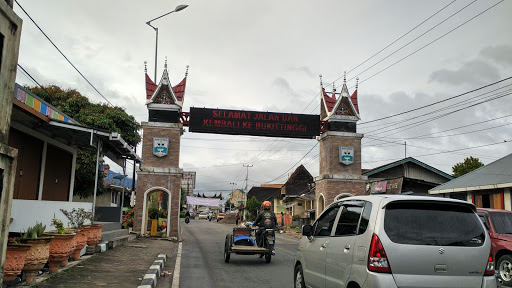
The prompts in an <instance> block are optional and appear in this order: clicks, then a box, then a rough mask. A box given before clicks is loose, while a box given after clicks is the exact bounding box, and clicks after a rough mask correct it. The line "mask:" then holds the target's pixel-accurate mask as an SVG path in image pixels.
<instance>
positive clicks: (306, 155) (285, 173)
mask: <svg viewBox="0 0 512 288" xmlns="http://www.w3.org/2000/svg"><path fill="white" fill-rule="evenodd" d="M317 145H318V142H316V144H315V146H313V147H311V149H309V151H308V153H306V154H305V155H304V156H302V158H300V160H299V161H297V163H295V164H294V165H293V166H292V167H291V168H290V169H288V170H286V172H284V173H283V174H281V175H280V176H279V177H277V178H275V179H272V180H270V181H268V182H265V184H268V183H270V182H273V181H275V180H277V179H279V178H281V177H283V176H284V175H286V173H288V171H290V170H292V169H293V167H295V166H296V165H297V164H299V163H300V161H302V159H304V158H305V157H306V156H307V155H308V154H309V152H311V151H312V150H313V149H314V148H315V147H316V146H317Z"/></svg>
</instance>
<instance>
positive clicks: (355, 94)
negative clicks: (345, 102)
mask: <svg viewBox="0 0 512 288" xmlns="http://www.w3.org/2000/svg"><path fill="white" fill-rule="evenodd" d="M350 100H352V104H354V108H356V111H357V113H359V108H358V107H357V90H355V91H354V93H352V96H350Z"/></svg>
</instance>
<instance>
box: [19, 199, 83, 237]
mask: <svg viewBox="0 0 512 288" xmlns="http://www.w3.org/2000/svg"><path fill="white" fill-rule="evenodd" d="M73 208H75V209H78V208H83V209H85V210H86V211H89V212H90V211H92V203H90V202H63V201H41V200H20V199H13V200H12V209H11V218H13V221H12V222H11V224H10V225H9V232H24V231H26V230H27V228H28V227H30V226H34V225H35V224H36V222H39V223H42V224H43V225H46V231H49V230H54V229H55V227H53V226H51V223H52V219H53V218H54V217H55V218H57V219H59V220H61V221H62V222H63V223H64V227H68V223H69V221H68V218H66V216H64V214H63V213H62V212H61V211H60V209H64V210H67V211H71V210H72V209H73ZM86 224H90V223H86Z"/></svg>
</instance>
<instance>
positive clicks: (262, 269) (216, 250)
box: [180, 219, 298, 288]
mask: <svg viewBox="0 0 512 288" xmlns="http://www.w3.org/2000/svg"><path fill="white" fill-rule="evenodd" d="M181 226H182V239H183V242H182V249H183V250H182V258H181V269H180V271H181V272H180V287H181V288H196V287H223V288H224V287H225V288H230V287H236V288H240V287H244V288H250V287H257V288H261V287H280V288H286V287H293V257H294V255H295V251H296V249H297V243H298V240H297V239H294V238H291V237H287V236H283V235H277V236H276V245H275V250H276V255H275V256H273V257H272V261H271V262H270V263H265V258H261V259H260V258H259V255H236V254H231V259H230V261H229V263H225V262H224V256H223V253H224V241H225V238H226V234H228V233H232V231H233V227H234V225H230V224H219V223H217V222H214V221H212V222H209V221H206V220H197V219H196V220H191V221H190V224H185V223H184V222H182V224H181Z"/></svg>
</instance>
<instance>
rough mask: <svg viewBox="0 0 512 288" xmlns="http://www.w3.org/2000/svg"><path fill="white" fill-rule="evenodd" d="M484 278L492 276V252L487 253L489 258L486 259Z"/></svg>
mask: <svg viewBox="0 0 512 288" xmlns="http://www.w3.org/2000/svg"><path fill="white" fill-rule="evenodd" d="M484 276H494V258H493V257H492V251H491V253H489V258H488V259H487V266H486V267H485V272H484Z"/></svg>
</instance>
